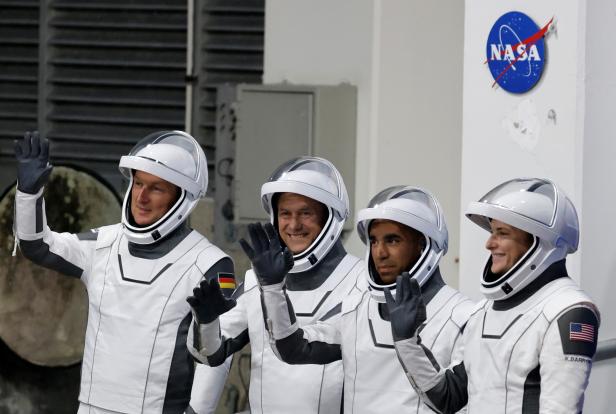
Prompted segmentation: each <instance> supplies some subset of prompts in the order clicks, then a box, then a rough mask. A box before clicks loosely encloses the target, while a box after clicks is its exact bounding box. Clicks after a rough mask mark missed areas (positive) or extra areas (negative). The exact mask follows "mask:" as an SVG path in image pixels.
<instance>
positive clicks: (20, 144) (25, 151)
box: [15, 131, 53, 194]
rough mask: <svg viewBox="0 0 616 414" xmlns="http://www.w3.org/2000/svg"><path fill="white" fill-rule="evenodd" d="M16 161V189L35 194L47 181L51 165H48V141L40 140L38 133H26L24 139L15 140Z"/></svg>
mask: <svg viewBox="0 0 616 414" xmlns="http://www.w3.org/2000/svg"><path fill="white" fill-rule="evenodd" d="M15 158H16V159H17V189H18V190H19V191H21V192H24V193H28V194H36V193H38V191H39V190H40V189H41V188H42V187H43V186H44V185H45V184H46V183H47V180H49V174H51V170H52V168H53V167H52V165H51V164H49V141H48V140H47V139H46V138H43V139H40V138H39V133H38V131H34V132H26V133H25V134H24V139H23V140H21V141H18V140H15Z"/></svg>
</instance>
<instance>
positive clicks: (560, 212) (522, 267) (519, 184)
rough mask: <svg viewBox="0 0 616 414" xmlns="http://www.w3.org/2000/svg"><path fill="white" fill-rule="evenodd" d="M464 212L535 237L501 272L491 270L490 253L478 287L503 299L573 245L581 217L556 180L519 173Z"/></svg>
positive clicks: (475, 219) (490, 296)
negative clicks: (509, 265)
mask: <svg viewBox="0 0 616 414" xmlns="http://www.w3.org/2000/svg"><path fill="white" fill-rule="evenodd" d="M466 217H468V218H469V219H471V220H472V221H473V222H474V223H476V224H477V225H479V226H480V227H482V228H483V229H485V230H487V231H491V229H490V220H491V219H495V220H499V221H502V222H503V223H506V224H508V225H510V226H513V227H515V228H518V229H520V230H523V231H525V232H527V233H530V234H531V235H533V236H534V242H533V244H532V246H531V247H530V248H529V249H528V251H527V252H526V254H524V255H523V256H522V257H521V258H520V259H519V260H518V262H517V263H516V264H515V265H514V266H512V267H511V269H509V271H507V272H506V273H505V274H504V275H502V276H500V277H498V276H495V275H494V274H492V272H491V271H490V268H491V266H492V259H491V257H489V258H488V261H487V263H486V267H485V269H484V272H483V276H482V278H481V292H482V293H483V294H484V295H485V296H486V297H487V298H488V299H494V300H502V299H506V298H508V297H511V296H513V295H515V294H516V293H517V292H519V291H520V289H522V288H524V287H525V286H526V285H528V284H529V283H530V282H532V281H533V280H535V279H536V278H537V277H538V276H539V275H540V274H541V273H543V271H544V270H545V269H547V267H548V266H549V265H551V264H552V263H554V262H557V261H559V260H562V259H564V258H565V256H567V254H569V253H573V252H575V251H576V250H577V247H578V241H579V233H580V232H579V222H578V216H577V212H576V211H575V207H574V206H573V203H572V202H571V200H569V198H568V197H567V196H566V195H565V194H564V193H563V192H562V190H560V189H559V188H558V187H557V186H556V184H554V183H553V182H551V181H549V180H545V179H540V178H518V179H515V180H511V181H506V182H504V183H503V184H501V185H499V186H497V187H496V188H494V189H493V190H491V191H490V192H488V193H487V194H486V195H485V196H483V197H481V199H480V200H479V201H477V202H472V203H470V204H469V206H468V208H467V209H466Z"/></svg>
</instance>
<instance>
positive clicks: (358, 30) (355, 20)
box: [264, 0, 463, 285]
mask: <svg viewBox="0 0 616 414" xmlns="http://www.w3.org/2000/svg"><path fill="white" fill-rule="evenodd" d="M462 36H463V4H462V2H459V1H449V0H448V1H440V2H422V1H409V0H387V1H379V0H337V1H331V0H314V1H302V0H269V1H268V2H267V3H266V38H265V65H264V83H278V82H285V81H287V82H291V83H309V84H319V83H320V84H337V83H340V82H349V83H351V84H353V85H356V86H357V88H358V108H357V165H356V176H355V179H356V197H355V211H354V212H353V215H354V216H355V214H356V213H357V210H358V209H360V208H362V207H364V206H366V204H367V203H368V201H369V199H370V198H371V197H372V196H373V195H375V194H376V193H377V192H378V191H380V190H381V189H383V188H385V187H387V186H391V185H396V184H411V185H418V186H422V187H425V188H427V189H429V190H431V191H432V192H434V193H435V194H436V195H437V197H438V198H439V199H440V201H441V203H442V204H443V206H444V209H445V213H446V215H447V218H448V225H449V231H450V234H451V239H450V249H449V253H448V255H447V256H446V257H445V258H444V260H443V262H442V268H443V274H444V275H445V277H446V278H447V279H448V281H450V282H451V283H452V284H454V285H457V274H458V268H457V264H456V257H457V255H458V248H459V247H458V236H457V234H458V226H459V223H458V222H459V218H458V211H459V209H460V208H459V194H460V192H459V191H460V190H459V188H460V175H459V171H460V145H461V141H460V140H461V122H462V112H461V105H462V88H461V85H462V84H461V80H462V72H461V69H462V44H463V43H462V42H463V37H462ZM346 245H347V248H348V249H349V250H350V251H351V252H353V253H355V254H357V255H360V256H361V257H363V256H364V246H363V244H361V242H360V241H359V239H358V238H357V236H356V235H355V234H353V235H351V237H350V238H349V240H348V241H347V243H346Z"/></svg>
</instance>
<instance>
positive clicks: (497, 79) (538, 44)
mask: <svg viewBox="0 0 616 414" xmlns="http://www.w3.org/2000/svg"><path fill="white" fill-rule="evenodd" d="M553 20H554V18H552V19H550V21H549V22H548V23H547V24H546V25H545V26H543V27H542V28H539V26H537V24H536V23H535V22H534V21H533V20H532V19H531V18H530V17H528V16H527V15H525V14H524V13H522V12H518V11H512V12H508V13H505V14H503V15H502V16H501V17H499V18H498V20H496V22H495V23H494V25H493V26H492V29H491V30H490V34H489V35H488V41H487V44H486V61H485V62H484V63H487V64H488V68H489V69H490V73H491V74H492V77H493V78H494V83H493V84H492V87H495V86H496V85H497V84H498V85H499V86H500V87H501V88H503V89H504V90H506V91H508V92H511V93H524V92H526V91H528V90H530V89H532V88H533V87H534V86H535V85H536V84H537V82H538V81H539V79H540V78H541V74H542V73H543V68H544V67H545V63H546V52H545V42H544V37H545V34H546V33H547V31H548V29H549V28H550V25H551V24H552V22H553Z"/></svg>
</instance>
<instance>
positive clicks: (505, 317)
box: [392, 178, 599, 414]
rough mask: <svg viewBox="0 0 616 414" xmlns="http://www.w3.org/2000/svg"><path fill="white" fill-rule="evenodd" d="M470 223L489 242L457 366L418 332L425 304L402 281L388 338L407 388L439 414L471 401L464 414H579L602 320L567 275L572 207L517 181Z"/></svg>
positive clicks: (542, 185)
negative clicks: (439, 356)
mask: <svg viewBox="0 0 616 414" xmlns="http://www.w3.org/2000/svg"><path fill="white" fill-rule="evenodd" d="M466 216H467V217H468V218H469V219H470V220H471V221H473V222H474V223H476V224H477V225H479V226H480V227H481V228H483V229H485V230H487V231H489V232H490V233H491V235H490V236H489V238H488V241H487V243H486V248H487V249H488V250H489V251H490V256H489V257H488V261H487V263H486V266H485V269H484V272H483V275H482V278H481V291H482V293H483V294H484V295H485V297H486V299H484V300H483V301H481V302H480V303H479V304H478V306H477V307H476V308H475V310H474V311H473V314H472V315H471V317H470V318H469V321H468V323H467V325H466V329H465V330H464V334H463V338H462V341H463V345H464V355H463V360H462V361H461V362H459V363H454V364H452V365H451V366H449V367H448V368H446V367H447V365H446V364H442V363H440V362H439V363H436V362H435V361H434V358H433V357H432V354H433V353H434V351H433V350H431V349H430V344H429V343H428V342H426V341H425V340H424V338H423V336H424V335H423V332H422V331H419V330H418V329H416V328H417V327H418V326H420V325H421V323H422V319H423V317H422V315H421V314H422V313H423V312H424V311H423V307H424V305H423V303H422V302H423V300H425V299H423V300H422V295H421V294H419V293H418V292H412V291H413V290H415V288H413V286H412V284H411V283H409V282H408V281H406V282H404V281H403V278H400V279H402V281H401V283H402V282H404V283H403V286H404V285H406V286H405V287H404V288H403V289H398V290H397V292H396V296H397V297H396V300H395V303H393V304H392V308H396V309H397V310H398V312H396V314H395V315H394V314H393V313H392V329H393V330H394V335H396V336H398V337H399V338H400V339H399V340H397V341H396V343H395V346H396V350H397V352H398V355H399V356H400V361H401V363H402V365H403V367H404V369H405V371H406V373H407V375H408V377H409V379H410V382H411V384H412V386H413V387H414V388H415V390H416V391H417V392H418V393H419V394H420V395H421V396H422V397H423V399H424V402H426V403H427V404H428V405H429V406H431V407H432V408H433V409H434V410H436V411H437V412H440V413H450V412H454V411H455V410H456V409H458V408H459V407H462V406H463V405H465V404H466V403H467V400H468V406H467V407H468V411H469V412H481V413H524V414H527V413H542V414H546V413H581V412H582V406H583V403H584V390H585V388H586V386H587V384H588V377H589V375H590V369H591V367H592V358H593V355H594V353H595V350H596V345H597V335H598V330H599V311H598V310H597V308H596V306H595V305H594V304H593V302H592V301H591V299H590V298H589V297H588V296H587V295H586V294H585V293H584V292H583V291H582V290H581V289H580V288H579V287H578V285H577V284H576V283H575V282H574V281H573V280H572V279H571V278H569V276H568V274H567V269H566V267H565V258H566V256H567V254H569V253H573V252H575V251H576V250H577V247H578V238H579V225H578V218H577V213H576V211H575V207H574V206H573V203H572V202H571V201H570V200H569V199H568V198H567V197H566V196H565V194H564V193H563V192H562V191H561V190H560V189H559V188H558V187H557V186H556V185H555V184H554V183H553V182H551V181H548V180H544V179H538V178H528V179H515V180H511V181H507V182H505V183H503V184H501V185H499V186H497V187H496V188H494V189H493V190H491V191H490V192H488V193H487V194H486V195H485V196H483V197H482V198H481V199H480V201H478V202H473V203H471V204H470V205H469V207H468V209H467V211H466ZM394 319H395V323H394Z"/></svg>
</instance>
